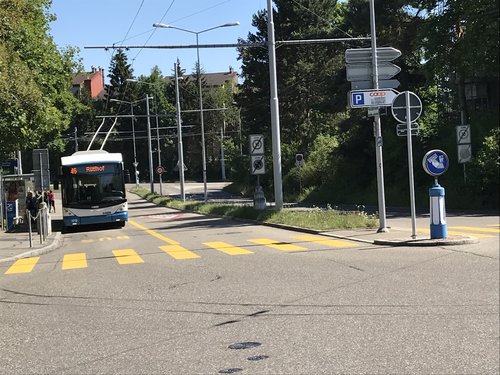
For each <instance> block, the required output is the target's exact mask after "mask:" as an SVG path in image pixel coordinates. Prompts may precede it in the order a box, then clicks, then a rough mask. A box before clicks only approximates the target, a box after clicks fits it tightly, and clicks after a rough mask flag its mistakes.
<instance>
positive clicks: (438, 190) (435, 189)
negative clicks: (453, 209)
mask: <svg viewBox="0 0 500 375" xmlns="http://www.w3.org/2000/svg"><path fill="white" fill-rule="evenodd" d="M429 196H430V205H431V215H430V216H431V239H433V238H446V237H448V229H447V226H446V210H445V207H444V188H443V187H441V185H439V184H438V183H437V182H436V183H435V184H434V185H432V187H431V188H430V189H429Z"/></svg>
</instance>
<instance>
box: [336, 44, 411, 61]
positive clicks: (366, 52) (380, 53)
mask: <svg viewBox="0 0 500 375" xmlns="http://www.w3.org/2000/svg"><path fill="white" fill-rule="evenodd" d="M399 56H401V51H400V50H397V49H396V48H393V47H379V48H377V60H378V61H392V60H395V59H397V58H398V57H399ZM371 61H372V49H371V48H349V49H346V51H345V62H346V63H348V64H353V63H360V62H371Z"/></svg>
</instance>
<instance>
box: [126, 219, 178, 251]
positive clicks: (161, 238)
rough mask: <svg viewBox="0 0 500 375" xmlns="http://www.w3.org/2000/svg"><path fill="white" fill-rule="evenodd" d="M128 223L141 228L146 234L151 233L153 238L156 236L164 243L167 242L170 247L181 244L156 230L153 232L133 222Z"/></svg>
mask: <svg viewBox="0 0 500 375" xmlns="http://www.w3.org/2000/svg"><path fill="white" fill-rule="evenodd" d="M128 222H129V224H132V225H133V226H134V227H136V228H139V229H141V230H143V231H145V232H146V233H149V234H150V235H152V236H154V237H156V238H158V239H160V240H162V241H165V242H166V243H169V244H170V245H179V242H177V241H174V240H172V239H170V238H168V237H165V236H162V235H161V234H160V233H158V232H155V231H154V230H151V229H149V228H146V227H145V226H143V225H141V224H139V223H136V222H135V221H133V220H129V221H128Z"/></svg>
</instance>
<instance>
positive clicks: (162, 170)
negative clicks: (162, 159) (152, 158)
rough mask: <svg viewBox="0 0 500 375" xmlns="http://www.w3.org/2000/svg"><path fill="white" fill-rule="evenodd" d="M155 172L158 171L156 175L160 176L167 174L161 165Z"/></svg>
mask: <svg viewBox="0 0 500 375" xmlns="http://www.w3.org/2000/svg"><path fill="white" fill-rule="evenodd" d="M155 170H156V173H158V174H163V173H165V168H163V167H162V166H161V165H158V166H157V167H156V168H155Z"/></svg>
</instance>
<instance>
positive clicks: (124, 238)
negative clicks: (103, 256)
mask: <svg viewBox="0 0 500 375" xmlns="http://www.w3.org/2000/svg"><path fill="white" fill-rule="evenodd" d="M116 238H117V239H118V240H128V239H129V238H130V237H129V236H117V237H116Z"/></svg>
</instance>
